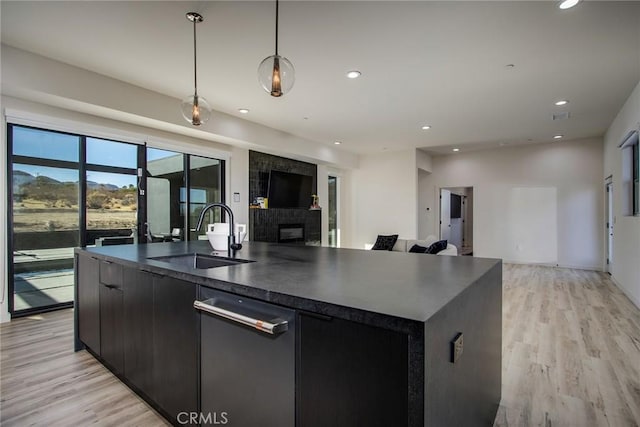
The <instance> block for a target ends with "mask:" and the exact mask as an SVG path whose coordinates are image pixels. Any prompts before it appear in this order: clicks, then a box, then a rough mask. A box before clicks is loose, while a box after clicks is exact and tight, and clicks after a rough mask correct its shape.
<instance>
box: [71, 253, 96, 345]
mask: <svg viewBox="0 0 640 427" xmlns="http://www.w3.org/2000/svg"><path fill="white" fill-rule="evenodd" d="M99 269H100V262H99V261H98V259H97V258H93V257H91V256H88V255H80V254H77V255H76V281H77V283H76V289H77V298H78V299H77V303H76V310H77V317H78V337H79V338H80V341H82V343H84V345H86V346H87V347H89V348H90V349H91V350H92V351H93V352H94V353H95V354H97V355H98V356H99V355H100V281H99V274H100V270H99ZM81 348H82V347H79V348H78V349H81Z"/></svg>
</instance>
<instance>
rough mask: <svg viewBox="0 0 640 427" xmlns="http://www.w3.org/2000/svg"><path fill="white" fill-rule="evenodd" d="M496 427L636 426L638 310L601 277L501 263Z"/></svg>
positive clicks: (639, 402) (639, 404)
mask: <svg viewBox="0 0 640 427" xmlns="http://www.w3.org/2000/svg"><path fill="white" fill-rule="evenodd" d="M503 284H504V288H503V316H502V322H503V328H502V333H503V337H502V343H503V352H502V402H501V405H500V408H499V410H498V414H497V416H496V420H495V424H494V425H495V426H500V427H503V426H545V427H552V426H576V427H583V426H584V427H588V426H598V427H599V426H603V427H604V426H625V427H626V426H638V424H639V423H640V311H639V310H638V309H637V308H636V307H635V306H634V305H633V304H632V303H631V301H629V299H628V298H627V297H626V296H624V294H622V292H621V291H620V290H619V289H618V288H617V287H616V286H615V285H614V284H613V283H612V282H611V280H610V279H609V276H608V275H607V274H606V273H599V272H593V271H585V270H571V269H562V268H550V267H537V266H524V265H513V264H507V265H505V266H504V274H503Z"/></svg>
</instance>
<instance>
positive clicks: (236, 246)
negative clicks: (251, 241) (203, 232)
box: [191, 203, 242, 257]
mask: <svg viewBox="0 0 640 427" xmlns="http://www.w3.org/2000/svg"><path fill="white" fill-rule="evenodd" d="M213 208H221V209H224V210H225V212H227V214H229V237H228V238H227V239H228V242H227V255H228V256H229V257H231V254H232V252H231V251H232V250H233V251H238V250H240V249H242V245H241V244H240V243H236V237H235V228H234V223H233V211H232V210H231V208H230V207H229V206H227V205H225V204H224V203H211V204H209V205H207V206H205V207H204V208H202V211H201V212H200V217H199V218H198V225H196V228H195V229H192V230H191V231H200V228H201V227H202V223H203V222H204V216H205V214H206V213H207V211H208V210H209V209H213Z"/></svg>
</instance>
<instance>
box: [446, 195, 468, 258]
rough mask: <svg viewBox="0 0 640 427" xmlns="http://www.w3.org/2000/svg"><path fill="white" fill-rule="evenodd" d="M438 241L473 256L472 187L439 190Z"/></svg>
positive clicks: (459, 253)
mask: <svg viewBox="0 0 640 427" xmlns="http://www.w3.org/2000/svg"><path fill="white" fill-rule="evenodd" d="M440 239H441V240H447V241H448V242H449V243H450V244H452V245H454V246H455V247H457V248H458V255H473V187H448V188H441V189H440Z"/></svg>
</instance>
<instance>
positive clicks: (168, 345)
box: [152, 275, 200, 422]
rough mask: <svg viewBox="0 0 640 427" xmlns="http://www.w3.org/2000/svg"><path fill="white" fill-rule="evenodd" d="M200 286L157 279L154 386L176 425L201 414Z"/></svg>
mask: <svg viewBox="0 0 640 427" xmlns="http://www.w3.org/2000/svg"><path fill="white" fill-rule="evenodd" d="M196 296H197V285H195V284H194V283H189V282H185V281H182V280H178V279H173V278H170V277H164V276H156V275H154V278H153V362H152V363H153V382H154V385H155V390H154V394H155V399H154V400H155V401H156V403H157V404H158V405H159V406H160V407H161V408H162V409H163V410H164V412H166V415H168V416H169V419H170V420H172V421H174V422H175V420H176V416H177V415H178V413H180V412H197V411H198V389H199V383H198V378H199V369H198V367H199V366H200V359H199V349H200V347H199V341H198V340H199V338H200V318H199V316H198V313H197V311H196V310H195V309H194V308H193V302H194V301H195V300H196Z"/></svg>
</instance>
